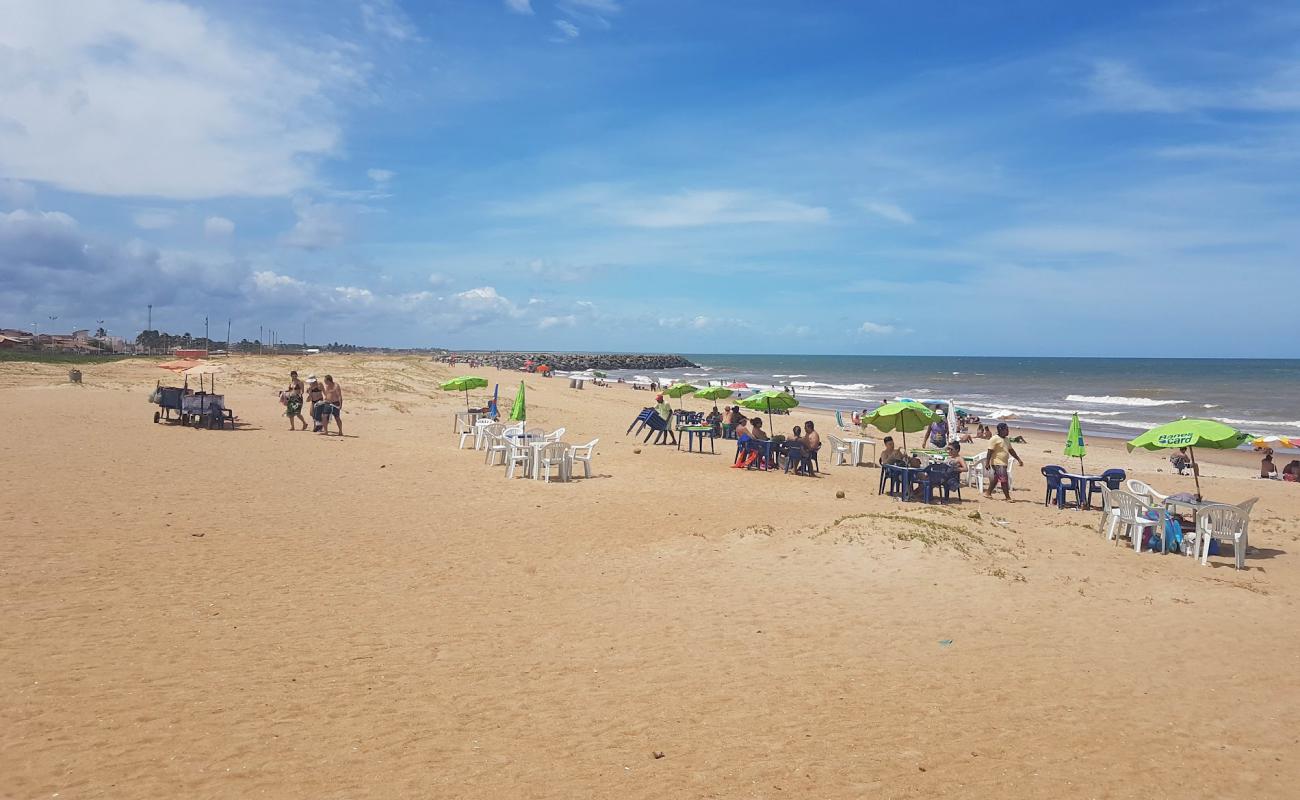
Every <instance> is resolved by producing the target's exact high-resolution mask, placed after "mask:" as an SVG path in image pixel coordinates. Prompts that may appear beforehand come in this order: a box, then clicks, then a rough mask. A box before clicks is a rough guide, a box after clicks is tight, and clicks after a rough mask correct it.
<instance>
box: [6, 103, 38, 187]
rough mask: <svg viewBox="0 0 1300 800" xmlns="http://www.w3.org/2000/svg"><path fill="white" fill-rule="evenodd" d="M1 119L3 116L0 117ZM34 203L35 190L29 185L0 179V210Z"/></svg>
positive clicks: (9, 179) (10, 179) (8, 179)
mask: <svg viewBox="0 0 1300 800" xmlns="http://www.w3.org/2000/svg"><path fill="white" fill-rule="evenodd" d="M0 119H3V115H0ZM35 202H36V189H35V188H33V187H32V185H31V184H29V183H23V182H22V181H16V180H13V179H12V178H0V208H26V207H28V206H31V205H33V204H34V203H35Z"/></svg>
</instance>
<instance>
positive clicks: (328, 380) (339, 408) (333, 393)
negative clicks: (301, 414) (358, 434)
mask: <svg viewBox="0 0 1300 800" xmlns="http://www.w3.org/2000/svg"><path fill="white" fill-rule="evenodd" d="M324 393H325V402H323V403H321V404H320V432H321V433H322V434H324V435H326V436H329V434H330V417H331V416H332V417H334V424H335V425H336V426H338V429H339V436H342V435H343V417H342V414H343V387H342V386H339V385H338V384H337V383H335V382H334V376H333V375H326V376H325V390H324Z"/></svg>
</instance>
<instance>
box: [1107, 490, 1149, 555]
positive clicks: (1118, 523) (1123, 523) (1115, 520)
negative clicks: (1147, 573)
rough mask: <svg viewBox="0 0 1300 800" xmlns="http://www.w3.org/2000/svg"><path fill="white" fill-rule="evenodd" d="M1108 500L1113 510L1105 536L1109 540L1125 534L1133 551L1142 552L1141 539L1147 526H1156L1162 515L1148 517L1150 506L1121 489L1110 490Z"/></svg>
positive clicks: (1144, 535)
mask: <svg viewBox="0 0 1300 800" xmlns="http://www.w3.org/2000/svg"><path fill="white" fill-rule="evenodd" d="M1110 502H1111V506H1112V508H1113V509H1114V511H1113V512H1112V516H1111V520H1110V530H1109V532H1108V533H1107V534H1106V538H1107V539H1108V540H1111V539H1116V538H1117V537H1118V536H1123V535H1125V534H1127V535H1128V537H1129V538H1130V539H1131V540H1132V541H1133V552H1135V553H1140V552H1142V540H1143V539H1145V538H1146V531H1147V528H1155V527H1156V526H1158V525H1159V524H1160V518H1161V517H1162V515H1161V514H1156V519H1150V518H1149V517H1147V513H1148V512H1150V511H1151V510H1152V509H1151V506H1150V505H1148V504H1147V503H1146V502H1145V501H1144V500H1143V499H1142V498H1140V497H1138V496H1137V495H1135V494H1130V493H1129V492H1125V491H1123V490H1118V489H1117V490H1111V491H1110Z"/></svg>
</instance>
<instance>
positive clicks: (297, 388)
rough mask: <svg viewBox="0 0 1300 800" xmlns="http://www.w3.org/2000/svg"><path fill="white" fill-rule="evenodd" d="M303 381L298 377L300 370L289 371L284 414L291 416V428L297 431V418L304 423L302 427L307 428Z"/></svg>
mask: <svg viewBox="0 0 1300 800" xmlns="http://www.w3.org/2000/svg"><path fill="white" fill-rule="evenodd" d="M302 390H303V386H302V381H301V380H300V379H299V378H298V370H296V369H295V370H293V371H291V372H290V373H289V388H288V390H287V391H286V392H285V404H284V405H285V411H284V415H285V416H286V417H288V418H289V430H291V431H296V430H298V428H297V427H296V426H295V425H294V424H293V421H294V420H295V419H296V420H298V421H299V422H301V423H302V429H303V430H307V420H305V419H303V416H302Z"/></svg>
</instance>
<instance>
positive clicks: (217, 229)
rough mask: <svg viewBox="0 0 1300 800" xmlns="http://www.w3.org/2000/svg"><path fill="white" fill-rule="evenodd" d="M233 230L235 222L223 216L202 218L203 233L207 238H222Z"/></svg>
mask: <svg viewBox="0 0 1300 800" xmlns="http://www.w3.org/2000/svg"><path fill="white" fill-rule="evenodd" d="M234 232H235V223H234V222H232V221H230V220H228V219H226V218H225V217H208V218H207V219H205V220H203V235H204V236H206V237H208V238H209V239H223V238H225V237H227V236H229V235H230V234H232V233H234Z"/></svg>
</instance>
